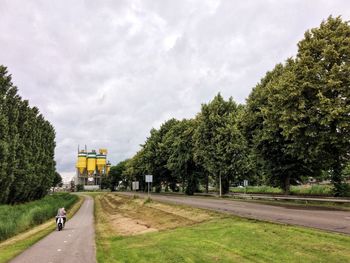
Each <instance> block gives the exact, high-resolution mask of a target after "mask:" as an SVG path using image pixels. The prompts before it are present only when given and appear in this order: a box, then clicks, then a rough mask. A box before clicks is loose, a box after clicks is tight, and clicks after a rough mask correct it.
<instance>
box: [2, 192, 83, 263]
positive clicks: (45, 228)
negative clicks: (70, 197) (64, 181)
mask: <svg viewBox="0 0 350 263" xmlns="http://www.w3.org/2000/svg"><path fill="white" fill-rule="evenodd" d="M74 200H75V203H74V204H73V206H71V209H69V211H68V218H71V217H72V216H73V215H74V214H75V213H76V212H77V211H78V210H79V208H80V206H81V205H82V203H83V201H84V198H83V197H82V196H76V198H74ZM55 229H56V224H55V221H54V220H53V219H52V218H50V219H49V220H48V221H46V222H44V223H43V224H41V225H39V226H35V227H33V228H32V229H30V230H28V231H26V232H23V233H21V234H18V235H16V236H14V237H12V238H10V239H7V240H5V241H3V242H1V243H0V263H5V262H8V261H9V260H11V259H12V258H14V257H15V256H17V255H19V254H20V253H21V252H23V251H24V250H26V249H27V248H28V247H30V246H31V245H33V244H35V243H36V242H38V241H39V240H40V239H42V238H44V237H45V236H47V235H48V234H50V233H51V232H52V231H54V230H55Z"/></svg>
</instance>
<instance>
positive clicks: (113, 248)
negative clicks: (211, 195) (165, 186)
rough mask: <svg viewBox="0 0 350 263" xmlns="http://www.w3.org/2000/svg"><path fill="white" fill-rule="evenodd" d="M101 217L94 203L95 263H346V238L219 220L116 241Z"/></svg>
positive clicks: (349, 245)
mask: <svg viewBox="0 0 350 263" xmlns="http://www.w3.org/2000/svg"><path fill="white" fill-rule="evenodd" d="M94 198H95V201H96V200H97V199H98V198H100V196H99V195H95V196H94ZM132 200H134V199H133V198H132ZM154 203H155V204H156V203H157V202H154ZM167 205H169V204H167ZM121 206H122V207H124V206H123V205H121ZM185 208H186V207H185V206H184V207H183V209H185ZM145 209H146V208H145ZM103 211H104V208H103V206H101V203H100V202H95V223H96V248H97V260H98V262H99V263H105V262H130V263H131V262H152V263H157V262H198V263H199V262H203V263H204V262H350V236H347V235H342V234H337V233H330V232H325V231H321V230H315V229H309V228H303V227H298V226H290V225H282V224H274V223H269V222H264V221H257V220H251V219H244V218H239V217H235V216H228V215H224V214H218V216H217V217H214V219H211V220H210V221H206V222H203V223H197V224H194V225H190V226H180V227H177V228H173V229H167V230H161V231H159V232H152V233H147V234H140V235H135V236H120V235H118V234H116V233H115V232H113V229H112V228H111V227H112V226H111V225H110V221H109V220H110V219H109V218H108V217H107V216H106V214H105V213H104V212H103ZM116 211H117V210H116ZM202 211H203V212H206V210H202ZM208 213H209V212H208ZM134 217H135V218H140V220H142V218H143V217H142V215H141V214H140V215H139V216H137V215H134ZM155 220H156V219H155Z"/></svg>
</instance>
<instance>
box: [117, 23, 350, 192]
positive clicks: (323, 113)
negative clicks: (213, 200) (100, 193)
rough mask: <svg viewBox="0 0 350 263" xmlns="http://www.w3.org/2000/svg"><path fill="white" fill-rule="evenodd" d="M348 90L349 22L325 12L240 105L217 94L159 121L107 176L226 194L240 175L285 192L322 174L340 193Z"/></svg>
mask: <svg viewBox="0 0 350 263" xmlns="http://www.w3.org/2000/svg"><path fill="white" fill-rule="evenodd" d="M349 95H350V26H349V24H348V22H344V21H342V19H341V18H340V17H337V18H333V17H329V18H328V19H327V20H326V21H324V22H322V24H321V25H320V27H319V28H315V29H312V30H309V31H307V32H306V33H305V38H304V39H303V40H302V41H300V42H299V43H298V53H297V55H296V57H295V58H289V59H288V60H287V61H286V62H285V63H283V64H278V65H276V66H275V68H274V69H273V70H272V71H270V72H267V73H266V75H265V77H264V78H263V79H262V80H261V81H260V82H259V83H258V84H257V86H256V87H255V88H254V89H253V90H252V92H251V94H250V95H249V97H248V99H247V102H246V104H245V105H237V104H236V103H235V102H234V101H233V100H232V98H230V99H229V100H224V98H223V97H222V96H221V95H220V94H218V95H217V96H216V97H215V98H214V99H213V100H212V101H211V102H209V103H208V104H203V105H202V107H201V112H199V113H198V114H197V116H196V117H195V118H193V119H189V120H187V119H185V120H181V121H179V120H175V119H171V120H168V121H166V122H165V123H164V124H162V125H161V127H160V128H159V129H152V130H151V132H150V136H149V137H148V138H147V140H146V142H145V143H144V144H143V145H142V147H141V149H140V150H139V151H138V152H137V153H136V155H135V156H133V157H132V158H131V159H129V160H126V161H124V162H122V163H121V164H119V165H118V166H117V167H118V168H112V169H111V172H112V173H111V175H112V177H113V176H115V178H117V179H115V181H116V182H118V180H123V181H124V182H125V184H126V185H128V184H129V182H130V181H131V180H137V181H140V182H141V188H142V189H145V187H146V185H145V184H144V175H145V174H152V175H153V176H154V182H153V186H155V187H156V190H157V191H160V190H161V188H162V187H164V188H165V190H167V189H171V190H172V191H179V186H181V187H182V189H183V190H184V191H185V192H186V193H187V194H193V193H194V192H195V191H198V190H200V188H201V187H202V188H203V189H206V190H208V186H209V185H214V186H216V187H218V189H220V191H221V190H222V192H223V193H226V192H228V191H229V186H230V185H232V183H237V182H240V181H242V180H243V179H248V180H249V181H250V182H251V183H255V184H268V185H273V186H281V187H282V188H283V189H284V190H285V192H286V193H288V192H289V189H290V184H291V183H295V182H298V181H300V180H301V178H302V177H308V176H312V177H316V178H317V177H321V176H323V177H325V176H326V177H328V178H329V179H330V180H331V181H332V182H333V184H334V194H335V195H345V194H347V193H348V192H349V185H347V184H346V183H345V181H344V178H345V176H344V168H345V167H346V165H347V164H348V161H349V154H350V152H349V150H350V149H349V146H350V96H349ZM114 170H115V171H114ZM113 171H114V172H113ZM114 186H115V185H114Z"/></svg>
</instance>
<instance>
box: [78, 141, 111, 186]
mask: <svg viewBox="0 0 350 263" xmlns="http://www.w3.org/2000/svg"><path fill="white" fill-rule="evenodd" d="M110 167H111V164H110V162H109V161H107V149H99V152H98V153H97V152H96V151H95V150H91V151H90V152H88V151H87V148H86V146H85V149H84V150H79V147H78V160H77V164H76V169H77V172H76V178H75V184H80V185H83V186H84V189H85V190H93V189H99V188H100V186H101V179H102V178H103V177H104V176H108V173H109V169H110Z"/></svg>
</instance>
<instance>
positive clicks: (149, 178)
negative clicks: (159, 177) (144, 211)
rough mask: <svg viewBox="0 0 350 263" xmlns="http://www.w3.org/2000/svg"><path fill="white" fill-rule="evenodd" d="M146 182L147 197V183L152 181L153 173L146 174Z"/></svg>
mask: <svg viewBox="0 0 350 263" xmlns="http://www.w3.org/2000/svg"><path fill="white" fill-rule="evenodd" d="M145 181H146V183H147V184H148V187H147V188H148V197H149V183H152V182H153V175H150V174H149V175H146V180H145Z"/></svg>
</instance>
